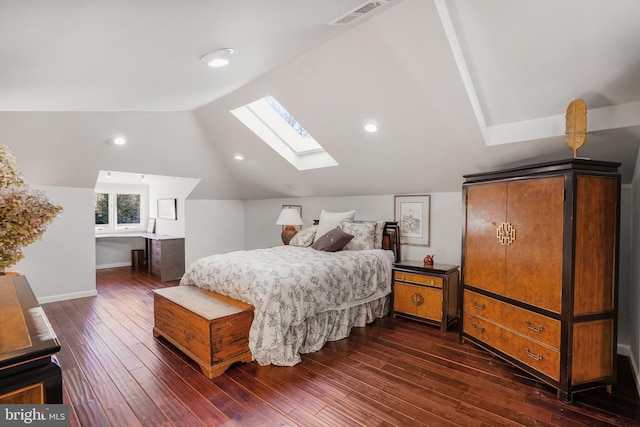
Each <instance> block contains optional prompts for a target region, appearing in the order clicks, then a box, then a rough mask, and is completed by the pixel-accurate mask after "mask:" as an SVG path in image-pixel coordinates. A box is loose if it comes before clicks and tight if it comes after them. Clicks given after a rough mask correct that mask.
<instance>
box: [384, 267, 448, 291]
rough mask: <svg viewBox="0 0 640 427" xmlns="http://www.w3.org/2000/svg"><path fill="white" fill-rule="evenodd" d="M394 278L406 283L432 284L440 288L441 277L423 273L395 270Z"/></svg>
mask: <svg viewBox="0 0 640 427" xmlns="http://www.w3.org/2000/svg"><path fill="white" fill-rule="evenodd" d="M394 278H395V280H400V281H403V282H408V283H416V284H419V285H426V286H433V287H436V288H442V277H433V276H427V275H424V274H415V273H407V272H404V271H396V272H395V276H394Z"/></svg>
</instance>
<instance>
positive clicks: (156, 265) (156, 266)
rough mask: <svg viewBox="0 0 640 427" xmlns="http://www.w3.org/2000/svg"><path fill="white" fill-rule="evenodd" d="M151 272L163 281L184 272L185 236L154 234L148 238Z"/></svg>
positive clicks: (177, 278)
mask: <svg viewBox="0 0 640 427" xmlns="http://www.w3.org/2000/svg"><path fill="white" fill-rule="evenodd" d="M148 241H149V243H148V245H149V248H148V253H149V274H151V275H152V276H153V277H156V278H158V279H160V280H162V281H163V282H168V281H171V280H179V279H180V278H181V277H182V275H183V274H184V238H183V237H173V236H163V235H158V234H156V235H154V237H152V238H150V239H148Z"/></svg>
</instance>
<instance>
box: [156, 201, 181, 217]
mask: <svg viewBox="0 0 640 427" xmlns="http://www.w3.org/2000/svg"><path fill="white" fill-rule="evenodd" d="M177 204H178V203H177V200H176V199H158V218H160V219H177V217H176V207H177Z"/></svg>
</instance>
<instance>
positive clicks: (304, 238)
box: [289, 225, 318, 248]
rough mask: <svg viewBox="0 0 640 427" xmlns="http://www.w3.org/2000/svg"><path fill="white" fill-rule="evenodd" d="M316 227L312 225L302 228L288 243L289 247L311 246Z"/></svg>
mask: <svg viewBox="0 0 640 427" xmlns="http://www.w3.org/2000/svg"><path fill="white" fill-rule="evenodd" d="M317 229H318V227H317V226H315V225H312V226H311V227H309V228H303V229H302V230H300V231H298V232H297V233H296V235H295V236H293V238H292V239H291V240H290V241H289V245H290V246H302V247H305V248H306V247H307V246H311V244H312V243H313V239H314V238H315V237H316V230H317Z"/></svg>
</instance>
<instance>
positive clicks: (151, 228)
mask: <svg viewBox="0 0 640 427" xmlns="http://www.w3.org/2000/svg"><path fill="white" fill-rule="evenodd" d="M155 232H156V219H155V218H149V220H148V221H147V233H155Z"/></svg>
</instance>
